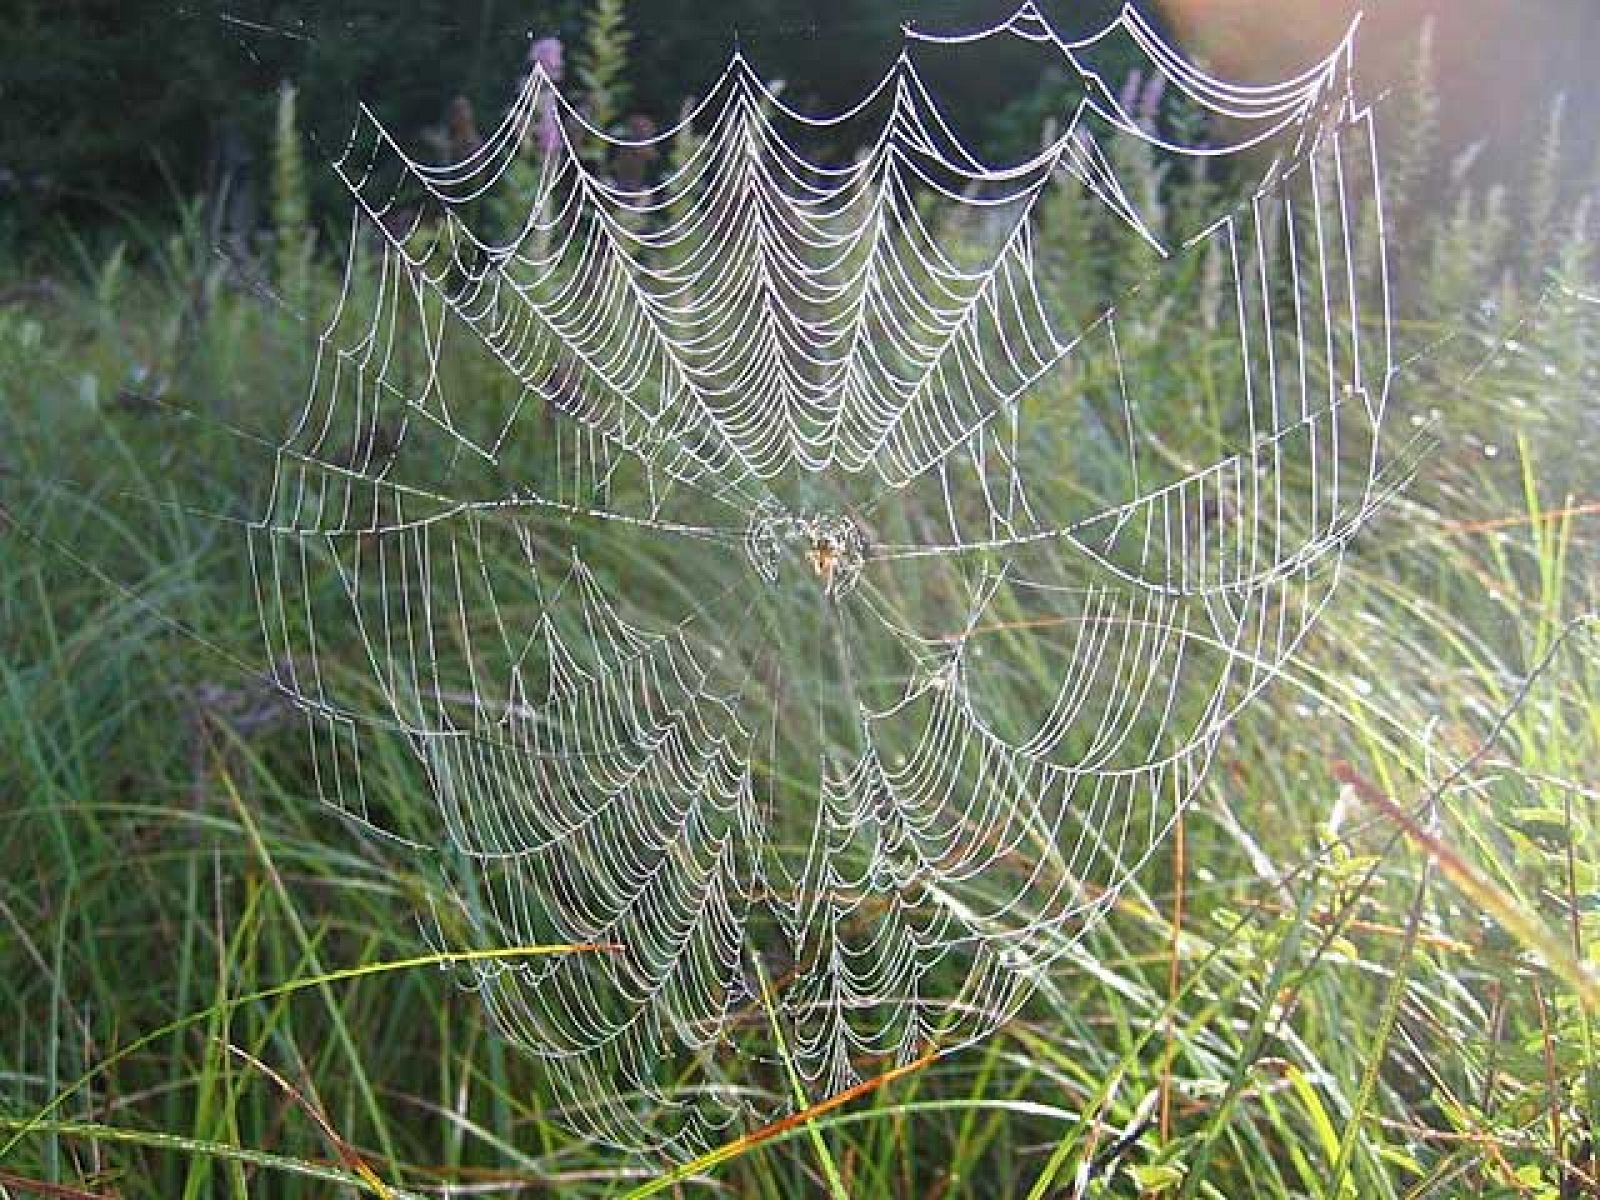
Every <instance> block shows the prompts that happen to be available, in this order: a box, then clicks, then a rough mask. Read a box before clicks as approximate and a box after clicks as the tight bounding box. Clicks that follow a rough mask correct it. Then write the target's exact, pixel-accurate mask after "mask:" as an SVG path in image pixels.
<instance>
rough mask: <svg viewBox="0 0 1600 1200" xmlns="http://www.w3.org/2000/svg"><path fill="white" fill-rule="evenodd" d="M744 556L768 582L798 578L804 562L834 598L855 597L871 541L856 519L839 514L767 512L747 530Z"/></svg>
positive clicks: (753, 520) (760, 513)
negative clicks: (796, 568)
mask: <svg viewBox="0 0 1600 1200" xmlns="http://www.w3.org/2000/svg"><path fill="white" fill-rule="evenodd" d="M745 555H746V557H747V558H748V559H749V561H750V565H751V566H752V567H754V568H755V571H756V574H757V575H759V576H760V577H761V578H762V579H763V580H765V581H766V582H767V583H769V584H776V583H778V582H779V580H780V578H786V577H789V576H792V575H793V574H795V572H794V569H793V566H792V565H791V564H795V563H801V564H803V565H804V567H805V568H807V569H809V572H810V575H811V577H812V579H813V580H814V581H815V582H816V585H817V586H818V587H819V588H820V589H821V591H822V594H823V596H824V597H826V598H827V599H829V600H838V599H840V598H842V597H844V596H847V595H849V594H850V592H851V591H853V590H854V589H855V586H856V584H857V582H858V581H859V580H860V578H861V568H862V566H863V565H864V564H865V562H866V555H867V539H866V535H865V534H864V533H863V532H862V529H861V526H860V525H859V524H858V523H857V522H856V521H855V519H854V518H852V517H850V516H848V515H846V514H844V513H838V512H811V513H792V512H785V511H772V510H770V509H767V510H763V511H761V512H758V513H756V514H755V516H754V517H752V518H751V521H750V525H749V528H748V529H747V530H746V531H745Z"/></svg>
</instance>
